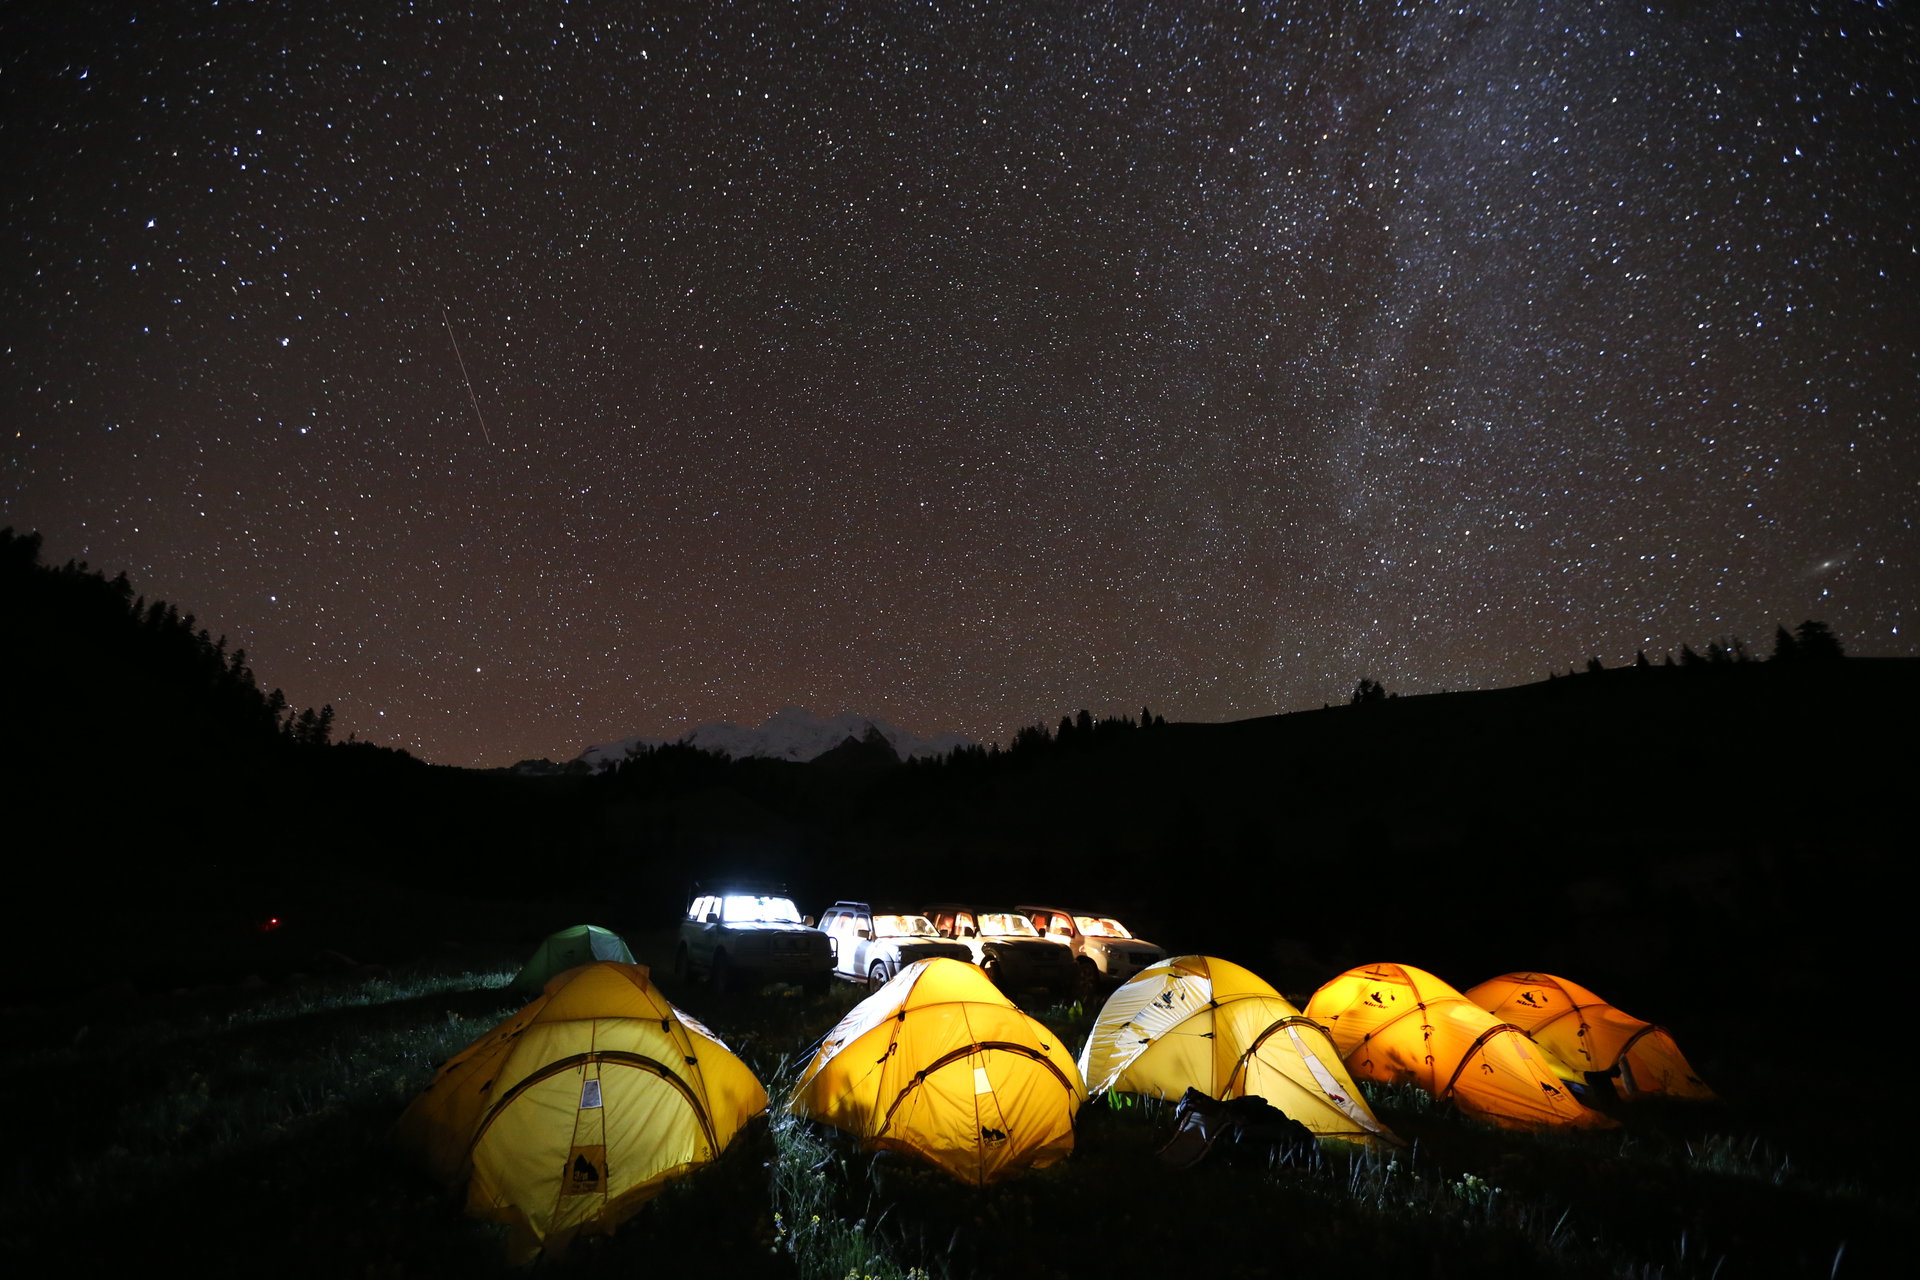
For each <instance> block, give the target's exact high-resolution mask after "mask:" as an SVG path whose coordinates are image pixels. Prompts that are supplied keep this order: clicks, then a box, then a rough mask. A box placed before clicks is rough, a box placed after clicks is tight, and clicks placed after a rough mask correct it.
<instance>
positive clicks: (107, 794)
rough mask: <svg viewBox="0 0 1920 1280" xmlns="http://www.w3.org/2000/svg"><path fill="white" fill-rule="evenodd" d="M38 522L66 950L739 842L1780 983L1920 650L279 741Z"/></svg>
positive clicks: (116, 965)
mask: <svg viewBox="0 0 1920 1280" xmlns="http://www.w3.org/2000/svg"><path fill="white" fill-rule="evenodd" d="M28 543H29V540H26V539H17V538H9V539H8V541H7V544H6V549H7V557H6V566H5V573H4V575H0V579H3V580H0V586H3V587H4V591H5V596H6V599H5V601H4V603H5V604H6V606H7V614H6V616H7V617H8V618H9V619H10V620H11V625H10V626H9V627H8V628H7V629H6V632H5V635H4V645H5V647H4V650H3V651H0V660H3V663H4V665H3V666H0V671H3V672H4V687H3V688H0V693H3V694H4V697H5V699H6V713H7V714H6V720H5V724H6V737H5V749H4V750H5V757H4V767H5V777H6V779H7V785H8V788H9V796H8V800H9V805H8V809H9V814H10V826H11V828H12V831H13V833H14V837H15V838H14V841H13V843H15V844H16V846H17V847H18V848H20V849H22V850H24V851H25V854H24V856H25V857H26V858H27V859H31V860H33V863H34V865H36V867H37V868H38V869H39V870H40V872H41V873H42V876H43V878H45V879H46V880H47V881H49V882H51V883H57V884H60V885H63V886H64V887H65V892H63V893H62V894H61V895H60V896H59V897H58V899H57V900H54V899H41V900H31V899H21V900H18V901H17V903H16V906H15V908H14V915H15V920H14V923H15V924H16V927H17V928H18V929H20V930H21V931H22V934H23V937H24V939H25V940H26V941H28V942H29V943H31V944H33V945H40V946H47V947H55V948H57V949H58V950H57V952H56V953H59V954H69V955H72V953H73V952H75V951H76V948H75V947H74V945H73V939H74V937H75V935H76V932H85V933H87V934H88V935H89V936H94V937H102V936H104V937H111V938H113V939H115V942H114V944H113V945H112V946H111V947H108V948H101V947H98V946H95V947H85V948H78V949H77V950H78V951H79V954H78V955H73V958H72V959H71V961H70V963H69V964H68V965H67V967H65V968H64V969H63V970H62V971H61V972H62V974H63V975H64V977H65V980H67V981H71V982H74V983H79V984H86V983H92V982H100V981H130V982H133V983H134V984H135V985H139V986H149V987H152V986H162V987H164V986H167V985H170V984H174V983H178V982H186V981H198V980H201V979H203V978H215V979H222V978H231V977H236V976H239V975H241V974H245V973H247V972H260V973H262V974H264V975H266V976H268V977H271V976H272V975H273V974H274V973H275V972H282V971H285V970H288V969H290V968H296V967H301V966H306V965H310V964H311V963H313V958H314V957H315V956H316V955H325V954H330V953H331V954H336V955H339V954H344V955H347V956H351V957H354V958H357V959H361V960H393V959H403V958H407V957H409V956H411V955H417V954H420V953H421V952H423V951H431V950H434V949H436V948H441V947H444V946H446V945H448V944H450V943H459V942H464V943H475V942H481V941H486V940H489V939H498V938H509V939H518V938H520V937H523V936H524V937H525V938H526V939H527V940H528V941H529V942H531V941H533V940H536V939H537V938H538V937H540V936H542V935H543V934H544V933H545V932H547V931H549V930H550V929H552V928H558V927H560V926H562V925H565V924H571V923H578V921H579V919H580V918H592V919H594V920H596V921H597V922H599V923H604V924H610V925H614V926H616V927H622V926H626V927H650V926H658V925H661V924H665V923H668V922H670V921H671V920H672V918H673V917H674V916H675V915H677V913H678V912H679V911H680V910H681V909H682V907H683V906H684V904H685V901H686V898H685V895H686V893H687V889H688V886H689V884H690V883H691V882H693V881H695V880H700V879H711V878H713V877H716V876H718V875H721V874H723V873H727V872H745V873H751V874H753V875H755V876H757V877H761V878H772V879H781V880H785V881H786V882H787V883H788V884H789V885H790V886H791V888H792V889H793V891H794V892H795V894H796V896H798V897H799V898H800V900H801V902H802V905H803V906H804V907H805V908H806V909H808V910H813V911H818V910H820V909H821V908H822V907H824V906H825V905H826V904H827V903H830V902H832V901H833V900H835V899H836V898H840V897H872V898H891V899H905V900H916V899H921V900H924V899H932V898H958V897H977V898H982V899H994V900H1000V901H1013V900H1018V901H1028V900H1033V899H1050V900H1054V901H1056V902H1059V903H1063V904H1065V905H1069V906H1074V905H1085V906H1090V907H1104V908H1108V909H1111V910H1115V911H1118V912H1120V913H1122V914H1123V915H1124V916H1125V917H1126V918H1128V919H1129V920H1130V921H1131V922H1133V923H1134V924H1135V925H1136V926H1137V928H1138V929H1139V931H1140V932H1142V933H1143V934H1145V935H1147V936H1149V937H1153V938H1155V939H1156V940H1158V941H1161V942H1163V943H1165V944H1167V945H1169V946H1171V947H1174V948H1176V949H1179V950H1196V951H1210V952H1214V953H1216V954H1222V955H1226V956H1229V957H1230V958H1234V959H1238V960H1240V961H1242V962H1243V963H1247V964H1251V965H1254V966H1255V967H1257V968H1259V969H1261V971H1262V972H1265V973H1267V974H1268V975H1269V976H1271V977H1272V978H1273V979H1274V980H1275V981H1277V982H1279V983H1280V984H1281V985H1282V986H1283V987H1284V988H1287V989H1290V990H1293V991H1296V992H1300V993H1304V992H1305V991H1307V990H1310V989H1311V988H1312V987H1313V986H1314V985H1316V984H1317V983H1318V982H1319V981H1322V980H1324V979H1325V978H1326V977H1328V976H1330V975H1331V974H1332V973H1333V972H1336V971H1337V970H1339V969H1341V968H1345V967H1347V966H1350V965H1352V964H1357V963H1365V962H1368V961H1373V960H1381V959H1393V960H1400V961H1404V962H1407V963H1414V964H1418V965H1421V966H1422V967H1426V968H1430V969H1433V970H1435V971H1436V972H1439V973H1441V974H1442V975H1443V976H1446V977H1449V978H1452V979H1455V980H1457V981H1459V982H1462V983H1469V982H1472V981H1476V980H1478V979H1479V978H1480V977H1483V976H1487V975H1489V974H1491V973H1494V972H1498V971H1503V970H1506V969H1511V968H1546V969H1555V968H1558V969H1563V970H1565V971H1567V972H1569V973H1572V974H1576V975H1578V976H1579V977H1580V978H1581V980H1583V981H1586V982H1588V983H1589V984H1590V985H1594V986H1597V987H1604V988H1606V989H1607V990H1609V991H1611V992H1614V993H1618V998H1619V999H1620V1000H1621V1001H1622V1002H1623V1003H1626V1004H1628V1005H1629V1007H1632V1006H1633V997H1634V996H1635V995H1637V994H1638V993H1641V992H1647V993H1649V998H1653V997H1654V996H1656V995H1659V994H1661V993H1667V992H1670V991H1671V990H1672V988H1673V981H1672V979H1673V975H1675V974H1681V973H1684V974H1687V975H1690V976H1691V977H1693V978H1696V979H1698V980H1699V981H1701V982H1705V983H1712V982H1714V981H1718V980H1720V979H1722V978H1724V977H1725V976H1726V975H1729V974H1733V973H1739V974H1743V975H1750V976H1752V977H1753V978H1756V979H1757V980H1760V981H1764V982H1766V983H1769V984H1774V985H1775V986H1778V987H1781V988H1783V989H1784V990H1785V991H1787V992H1788V993H1793V994H1798V993H1804V992H1806V991H1808V990H1810V989H1811V987H1812V986H1813V985H1814V984H1816V983H1818V982H1820V981H1822V980H1823V979H1824V978H1825V977H1826V976H1827V975H1830V974H1831V973H1833V972H1835V971H1836V970H1837V969H1838V968H1839V967H1840V966H1842V965H1844V964H1846V963H1847V962H1848V961H1850V960H1853V959H1871V958H1872V957H1873V956H1874V955H1876V954H1877V953H1878V952H1879V951H1880V950H1881V949H1882V948H1884V947H1885V946H1886V945H1887V942H1888V940H1889V939H1890V938H1891V937H1892V936H1895V933H1896V931H1897V928H1898V926H1899V924H1900V923H1901V917H1902V916H1903V915H1904V910H1905V909H1904V904H1903V903H1902V901H1901V897H1900V893H1899V891H1898V890H1897V888H1896V886H1899V885H1902V884H1903V883H1904V878H1903V875H1902V872H1904V870H1905V861H1906V859H1907V857H1908V852H1907V850H1908V847H1909V845H1911V843H1912V835H1911V833H1910V828H1911V826H1912V823H1911V821H1910V819H1909V817H1908V813H1909V808H1910V803H1909V801H1908V800H1907V798H1906V797H1907V794H1908V790H1909V782H1910V779H1911V778H1912V777H1913V776H1914V773H1915V759H1914V749H1913V746H1912V739H1911V736H1910V735H1909V734H1907V733H1906V732H1904V727H1905V726H1906V725H1908V724H1910V723H1911V722H1912V720H1913V716H1914V712H1915V709H1916V703H1917V702H1920V698H1916V694H1917V693H1920V662H1914V661H1909V660H1873V659H1838V658H1835V659H1833V660H1831V661H1823V662H1804V663H1800V662H1792V663H1780V662H1767V663H1757V662H1754V663H1747V662H1727V663H1718V664H1707V663H1702V664H1698V665H1689V666H1680V667H1670V668H1662V667H1652V668H1628V669H1620V670H1611V671H1599V672H1591V673H1587V674H1582V675H1578V676H1568V677H1564V678H1560V679H1555V680H1551V681H1548V682H1546V683H1543V684H1537V685H1531V686H1526V687H1523V688H1516V689H1507V690H1497V691H1491V692H1481V693H1456V694H1443V695H1437V696H1431V697H1419V698H1392V699H1383V700H1380V701H1376V702H1371V703H1367V704H1365V705H1357V706H1342V707H1335V708H1329V709H1326V710H1322V711H1315V712H1305V713H1300V714H1294V715H1285V716H1274V717H1267V718H1262V719H1256V720H1246V721H1241V722H1238V723H1233V724H1221V725H1203V724H1165V723H1162V722H1157V721H1156V722H1150V723H1149V722H1143V725H1144V727H1143V725H1135V724H1134V723H1133V722H1131V721H1124V722H1123V721H1108V722H1102V723H1100V724H1093V723H1092V722H1091V721H1090V720H1089V719H1088V718H1087V717H1085V716H1082V718H1081V720H1080V721H1079V723H1078V724H1077V725H1076V724H1072V723H1068V724H1065V725H1063V726H1062V729H1061V731H1060V732H1059V733H1058V734H1049V733H1046V732H1044V731H1040V730H1030V731H1027V732H1025V733H1023V734H1022V735H1021V736H1020V738H1019V739H1018V740H1017V741H1016V742H1015V743H1013V744H1010V745H1009V748H1008V749H1007V750H1004V751H999V750H996V751H993V752H981V751H967V752H961V753H957V754H956V755H954V756H953V757H950V758H949V759H947V760H946V761H943V762H939V763H933V764H927V763H913V764H889V763H888V762H886V761H884V760H880V759H878V758H874V757H875V756H876V753H869V752H859V751H849V752H847V753H845V754H846V755H847V756H848V757H849V759H848V760H846V761H839V762H836V761H833V760H829V761H824V762H819V763H817V764H815V765H805V766H802V765H790V764H784V763H779V762H772V761H763V760H751V761H730V760H727V759H726V758H724V757H720V756H714V755H710V754H708V753H705V752H701V751H698V750H695V749H693V748H688V747H666V748H660V749H658V750H656V751H653V752H648V753H644V754H642V755H640V756H638V757H636V758H635V759H633V760H631V761H629V762H628V763H627V764H626V765H625V766H623V767H622V768H621V769H619V770H617V771H614V772H612V773H609V774H605V775H600V776H595V777H588V776H584V775H579V774H561V775H555V776H548V777H522V776H517V775H513V774H509V773H485V772H474V771H466V770H458V769H448V768H439V767H433V766H429V765H425V764H423V763H421V762H419V761H416V760H413V759H411V758H409V757H407V756H406V755H405V754H404V753H401V752H395V751H390V750H386V749H383V748H380V747H377V746H373V745H369V744H361V743H350V744H331V745H329V744H327V743H326V741H325V738H324V734H323V733H322V734H319V735H317V740H316V735H314V734H312V733H307V734H305V736H304V737H303V736H302V734H301V732H299V725H298V724H297V723H296V722H295V718H294V717H293V716H292V715H291V710H290V709H289V708H285V707H284V706H283V705H279V704H277V702H276V700H274V699H272V698H271V697H269V696H266V695H262V694H261V693H260V691H259V689H258V688H257V687H256V686H255V684H254V683H253V678H252V673H251V671H250V670H248V669H247V666H246V663H245V660H244V658H243V657H242V655H239V654H228V653H227V652H226V650H225V646H224V644H222V643H220V642H219V641H218V640H215V639H212V638H209V637H207V636H206V634H205V632H204V631H199V632H196V631H195V629H194V625H193V622H192V619H191V618H182V617H181V616H180V615H178V614H177V613H175V612H174V611H173V610H172V608H171V606H165V605H159V606H154V605H147V604H145V603H144V602H141V601H140V600H139V599H138V597H136V596H134V595H133V592H132V588H131V586H130V584H127V583H125V582H124V580H114V581H111V582H110V581H108V580H107V579H105V578H103V577H102V576H101V575H99V574H95V573H89V572H87V571H85V569H84V567H80V566H68V567H66V568H62V569H51V568H47V567H44V566H39V565H38V564H37V563H36V562H35V560H34V556H33V554H32V552H33V550H35V549H36V548H34V547H32V546H30V545H28ZM274 916H278V917H281V918H283V919H284V920H286V921H288V923H287V924H285V925H284V926H283V927H282V928H280V929H277V930H266V931H262V925H263V924H264V922H265V921H267V920H268V919H269V918H270V917H274ZM130 958H137V960H136V961H134V962H131V963H130ZM1654 1011H1655V1013H1656V1014H1657V1012H1658V1011H1657V1009H1655V1010H1654Z"/></svg>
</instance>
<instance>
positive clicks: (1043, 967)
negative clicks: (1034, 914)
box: [926, 902, 1080, 996]
mask: <svg viewBox="0 0 1920 1280" xmlns="http://www.w3.org/2000/svg"><path fill="white" fill-rule="evenodd" d="M926 915H927V918H928V919H929V920H932V921H933V927H934V928H935V929H936V930H938V931H939V933H940V936H941V937H943V938H952V939H954V940H955V941H956V942H963V943H965V944H966V945H967V949H968V950H969V951H970V952H971V953H972V955H973V962H974V963H975V964H977V965H979V966H980V967H981V968H982V969H985V970H986V971H987V976H988V977H989V978H992V979H993V981H994V983H995V985H997V986H998V987H999V988H1000V989H1001V990H1002V991H1025V990H1029V989H1032V988H1041V989H1044V990H1046V991H1047V992H1049V993H1050V994H1053V995H1056V996H1068V995H1072V994H1074V993H1075V991H1076V990H1077V989H1078V988H1079V985H1080V976H1079V971H1078V970H1077V969H1076V968H1075V967H1074V962H1073V953H1072V952H1070V951H1067V950H1064V949H1063V948H1062V947H1061V946H1060V944H1058V943H1056V942H1049V941H1047V940H1046V939H1045V938H1043V937H1041V936H1040V931H1039V930H1038V929H1036V928H1034V927H1033V921H1031V920H1029V919H1027V917H1026V916H1024V915H1022V914H1021V913H1020V912H1018V911H1003V910H993V911H981V910H976V909H975V908H973V907H970V906H966V905H964V904H960V903H953V902H942V903H936V904H934V905H933V906H931V907H928V908H927V911H926Z"/></svg>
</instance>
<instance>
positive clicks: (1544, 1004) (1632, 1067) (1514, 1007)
mask: <svg viewBox="0 0 1920 1280" xmlns="http://www.w3.org/2000/svg"><path fill="white" fill-rule="evenodd" d="M1466 996H1467V999H1469V1000H1471V1001H1473V1002H1474V1003H1475V1004H1477V1005H1479V1006H1480V1007H1481V1008H1483V1009H1485V1010H1487V1012H1489V1013H1491V1014H1493V1016H1494V1017H1496V1018H1500V1019H1502V1020H1504V1021H1507V1022H1511V1023H1513V1024H1514V1025H1515V1026H1517V1027H1519V1028H1520V1029H1521V1030H1522V1031H1525V1032H1526V1033H1527V1034H1528V1035H1530V1036H1532V1037H1533V1038H1534V1039H1535V1040H1538V1041H1539V1042H1540V1043H1541V1044H1544V1045H1546V1046H1547V1047H1548V1048H1549V1049H1552V1050H1553V1051H1554V1052H1555V1053H1557V1054H1559V1055H1560V1057H1561V1058H1562V1059H1563V1060H1564V1061H1566V1062H1567V1063H1568V1064H1569V1065H1570V1066H1572V1067H1573V1068H1574V1069H1576V1070H1578V1071H1582V1072H1586V1071H1601V1072H1612V1071H1614V1069H1615V1068H1616V1067H1617V1068H1618V1069H1619V1074H1618V1076H1617V1077H1615V1079H1614V1081H1613V1083H1614V1087H1615V1089H1616V1090H1617V1091H1618V1092H1619V1094H1620V1095H1621V1096H1622V1097H1624V1098H1626V1099H1628V1100H1629V1101H1632V1100H1635V1099H1639V1098H1648V1097H1664V1098H1687V1099H1692V1100H1697V1101H1711V1100H1712V1099H1713V1097H1714V1093H1713V1090H1711V1089H1709V1088H1707V1086H1706V1085H1705V1084H1704V1083H1703V1082H1702V1081H1701V1079H1700V1077H1699V1076H1697V1075H1695V1074H1694V1071H1693V1068H1692V1067H1691V1066H1689V1065H1688V1063H1687V1060H1686V1058H1685V1057H1684V1056H1682V1054H1681V1052H1680V1046H1679V1045H1677V1044H1675V1043H1674V1042H1673V1037H1672V1036H1671V1035H1669V1034H1668V1033H1667V1030H1666V1028H1664V1027H1656V1026H1654V1025H1653V1024H1652V1023H1651V1022H1645V1021H1642V1020H1641V1019H1639V1018H1635V1017H1632V1016H1631V1015H1629V1014H1626V1013H1622V1012H1621V1011H1620V1010H1618V1009H1616V1008H1614V1007H1613V1006H1612V1005H1610V1004H1608V1003H1607V1002H1606V1001H1605V1000H1602V999H1601V998H1600V997H1599V996H1597V995H1595V994H1593V992H1591V991H1589V990H1587V989H1586V988H1585V987H1583V986H1581V985H1579V984H1578V983H1575V982H1568V981H1567V980H1566V979H1565V978H1556V977H1554V976H1553V975H1552V974H1549V973H1506V974H1502V975H1500V976H1499V977H1497V978H1489V979H1488V980H1487V981H1485V982H1483V983H1481V984H1480V985H1479V986H1477V987H1473V988H1471V989H1469V990H1468V991H1467V993H1466Z"/></svg>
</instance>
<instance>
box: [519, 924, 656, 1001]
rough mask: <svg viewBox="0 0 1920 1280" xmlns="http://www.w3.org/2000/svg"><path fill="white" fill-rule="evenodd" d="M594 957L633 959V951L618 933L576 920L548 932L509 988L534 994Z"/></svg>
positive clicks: (621, 959) (631, 961)
mask: <svg viewBox="0 0 1920 1280" xmlns="http://www.w3.org/2000/svg"><path fill="white" fill-rule="evenodd" d="M595 960H618V961H620V962H621V963H623V964H632V963H633V952H631V951H629V950H627V944H626V941H625V940H624V939H622V938H621V937H620V935H619V934H617V933H615V932H614V931H613V930H611V929H602V928H601V927H600V926H599V925H597V924H577V925H574V926H573V927H572V928H571V929H562V930H561V931H560V932H558V933H556V934H552V935H550V936H549V937H548V938H547V940H546V941H544V942H542V943H541V944H540V945H539V946H538V947H537V948H535V950H534V953H533V955H532V956H531V957H530V958H529V959H528V960H527V963H526V964H525V965H524V966H522V967H521V970H520V972H519V973H518V974H517V975H516V976H515V977H514V979H513V987H512V989H513V990H515V991H524V992H526V993H527V994H529V995H537V994H539V993H540V992H541V991H542V990H544V989H545V988H546V985H547V983H548V982H549V981H551V980H552V979H553V978H554V977H556V976H557V975H559V974H562V973H565V972H566V971H567V970H569V969H572V968H575V967H577V966H579V965H583V964H592V963H593V962H594V961H595Z"/></svg>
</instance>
